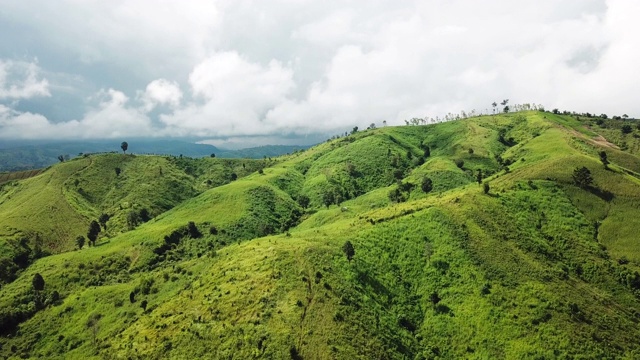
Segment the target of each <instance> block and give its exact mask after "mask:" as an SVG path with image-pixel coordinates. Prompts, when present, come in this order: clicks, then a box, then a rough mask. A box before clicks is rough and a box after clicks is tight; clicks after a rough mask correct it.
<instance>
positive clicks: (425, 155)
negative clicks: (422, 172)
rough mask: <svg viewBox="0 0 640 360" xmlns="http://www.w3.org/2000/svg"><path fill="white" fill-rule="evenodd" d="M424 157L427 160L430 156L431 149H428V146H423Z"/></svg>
mask: <svg viewBox="0 0 640 360" xmlns="http://www.w3.org/2000/svg"><path fill="white" fill-rule="evenodd" d="M423 155H424V157H425V158H428V157H429V156H431V149H429V146H427V145H425V146H424V154H423Z"/></svg>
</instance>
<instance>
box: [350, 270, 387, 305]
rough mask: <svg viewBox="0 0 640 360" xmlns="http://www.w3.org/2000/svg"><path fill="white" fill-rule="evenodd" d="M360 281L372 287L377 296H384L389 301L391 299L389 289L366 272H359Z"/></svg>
mask: <svg viewBox="0 0 640 360" xmlns="http://www.w3.org/2000/svg"><path fill="white" fill-rule="evenodd" d="M358 281H359V282H360V283H361V284H363V285H368V286H370V287H371V288H372V289H373V291H374V292H375V293H376V294H378V295H382V296H384V297H385V298H387V300H388V299H390V298H391V292H390V291H389V289H387V287H386V286H384V285H383V284H382V283H381V282H380V281H378V280H377V279H375V278H373V277H371V276H369V274H367V273H366V272H362V271H360V270H358Z"/></svg>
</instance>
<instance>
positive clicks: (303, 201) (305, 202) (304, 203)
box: [298, 195, 311, 209]
mask: <svg viewBox="0 0 640 360" xmlns="http://www.w3.org/2000/svg"><path fill="white" fill-rule="evenodd" d="M310 202H311V199H309V197H308V196H307V195H300V196H298V204H299V205H300V207H301V208H303V209H306V208H307V207H308V206H309V203H310Z"/></svg>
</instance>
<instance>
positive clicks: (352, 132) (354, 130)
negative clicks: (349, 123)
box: [351, 126, 358, 135]
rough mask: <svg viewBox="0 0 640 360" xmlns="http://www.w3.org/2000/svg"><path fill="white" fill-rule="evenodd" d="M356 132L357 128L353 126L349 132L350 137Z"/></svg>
mask: <svg viewBox="0 0 640 360" xmlns="http://www.w3.org/2000/svg"><path fill="white" fill-rule="evenodd" d="M357 132H358V127H357V126H354V127H353V129H352V130H351V135H353V134H355V133H357Z"/></svg>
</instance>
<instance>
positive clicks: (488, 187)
mask: <svg viewBox="0 0 640 360" xmlns="http://www.w3.org/2000/svg"><path fill="white" fill-rule="evenodd" d="M482 190H484V193H485V194H488V193H489V190H491V187H490V186H489V183H488V182H486V181H485V183H484V185H483V186H482Z"/></svg>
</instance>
